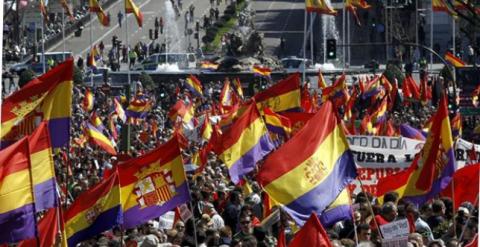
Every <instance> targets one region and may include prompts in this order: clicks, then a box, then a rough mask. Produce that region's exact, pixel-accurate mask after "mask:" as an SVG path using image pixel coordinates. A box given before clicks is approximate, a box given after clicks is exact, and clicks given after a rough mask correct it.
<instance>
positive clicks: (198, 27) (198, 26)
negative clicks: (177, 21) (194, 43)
mask: <svg viewBox="0 0 480 247" xmlns="http://www.w3.org/2000/svg"><path fill="white" fill-rule="evenodd" d="M195 31H197V32H198V31H200V22H198V21H197V22H195Z"/></svg>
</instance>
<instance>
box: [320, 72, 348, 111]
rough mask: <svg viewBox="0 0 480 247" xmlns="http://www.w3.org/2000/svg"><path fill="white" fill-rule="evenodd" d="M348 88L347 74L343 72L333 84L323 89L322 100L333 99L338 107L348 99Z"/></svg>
mask: <svg viewBox="0 0 480 247" xmlns="http://www.w3.org/2000/svg"><path fill="white" fill-rule="evenodd" d="M346 89H347V84H346V78H345V74H342V76H340V77H339V78H338V79H337V80H336V81H335V83H334V84H333V85H331V86H329V87H326V88H324V89H323V90H322V101H323V102H326V101H327V100H331V101H332V102H334V103H335V106H337V107H338V106H340V105H343V104H345V102H347V100H348V98H347V94H346V91H345V90H346Z"/></svg>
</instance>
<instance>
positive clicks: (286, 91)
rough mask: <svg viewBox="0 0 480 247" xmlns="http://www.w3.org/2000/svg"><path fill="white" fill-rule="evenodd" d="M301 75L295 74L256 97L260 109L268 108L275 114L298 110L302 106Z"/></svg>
mask: <svg viewBox="0 0 480 247" xmlns="http://www.w3.org/2000/svg"><path fill="white" fill-rule="evenodd" d="M300 95H301V93H300V74H299V73H295V74H292V75H290V76H288V77H287V78H285V79H283V80H281V81H279V82H277V84H275V85H273V86H271V87H269V88H267V89H266V90H264V91H262V92H259V93H257V94H256V95H255V96H254V99H255V102H257V105H258V108H261V107H262V106H264V107H265V106H266V107H268V108H270V109H271V110H272V111H274V112H283V111H287V110H297V109H300V108H301V105H300Z"/></svg>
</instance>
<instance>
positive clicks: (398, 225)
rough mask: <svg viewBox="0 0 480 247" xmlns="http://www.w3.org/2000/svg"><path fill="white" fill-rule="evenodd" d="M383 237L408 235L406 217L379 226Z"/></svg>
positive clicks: (391, 237)
mask: <svg viewBox="0 0 480 247" xmlns="http://www.w3.org/2000/svg"><path fill="white" fill-rule="evenodd" d="M380 231H382V235H383V239H394V238H398V237H404V236H408V234H409V233H410V228H409V226H408V220H407V219H401V220H396V221H393V222H390V223H388V224H385V225H381V226H380Z"/></svg>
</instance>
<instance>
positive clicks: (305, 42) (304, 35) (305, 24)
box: [302, 9, 307, 85]
mask: <svg viewBox="0 0 480 247" xmlns="http://www.w3.org/2000/svg"><path fill="white" fill-rule="evenodd" d="M306 46H307V10H306V9H305V11H304V18H303V71H302V85H303V82H304V81H305V57H306V56H307V54H306V51H305V47H306Z"/></svg>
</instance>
